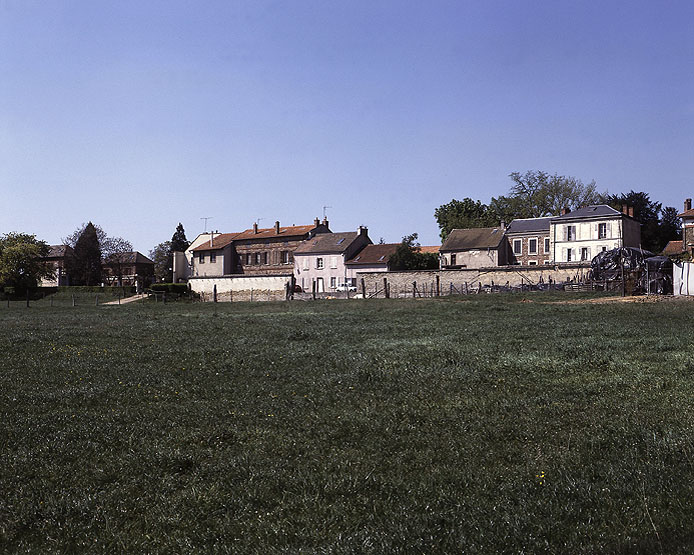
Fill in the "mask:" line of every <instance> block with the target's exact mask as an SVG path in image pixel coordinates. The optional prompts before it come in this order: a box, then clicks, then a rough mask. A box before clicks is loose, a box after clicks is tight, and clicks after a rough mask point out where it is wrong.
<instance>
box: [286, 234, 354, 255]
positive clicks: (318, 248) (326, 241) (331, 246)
mask: <svg viewBox="0 0 694 555" xmlns="http://www.w3.org/2000/svg"><path fill="white" fill-rule="evenodd" d="M358 236H359V233H357V232H356V231H347V232H343V233H320V234H319V235H316V236H315V237H313V238H311V239H308V240H307V241H304V242H303V243H301V245H299V246H298V247H297V249H296V250H295V251H294V254H332V253H335V254H340V253H343V252H344V251H345V250H346V249H347V247H349V246H350V245H351V244H352V241H354V240H355V239H356V238H357V237H358Z"/></svg>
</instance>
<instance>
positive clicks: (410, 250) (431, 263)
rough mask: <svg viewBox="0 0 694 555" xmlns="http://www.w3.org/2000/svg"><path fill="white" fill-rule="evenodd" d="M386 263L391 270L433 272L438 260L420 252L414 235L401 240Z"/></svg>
mask: <svg viewBox="0 0 694 555" xmlns="http://www.w3.org/2000/svg"><path fill="white" fill-rule="evenodd" d="M388 263H389V266H390V268H391V270H433V269H435V268H438V267H439V259H438V257H437V256H436V255H435V254H433V253H430V252H421V247H420V245H419V243H418V242H417V234H416V233H413V234H412V235H406V236H405V237H403V238H402V242H401V243H400V245H399V246H398V248H397V249H396V250H395V252H394V253H393V254H392V255H391V257H390V259H389V261H388Z"/></svg>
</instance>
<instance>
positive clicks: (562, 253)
mask: <svg viewBox="0 0 694 555" xmlns="http://www.w3.org/2000/svg"><path fill="white" fill-rule="evenodd" d="M640 246H641V224H640V223H639V222H638V221H636V220H635V219H634V208H633V207H627V206H626V205H624V206H623V207H622V211H621V212H620V211H619V210H615V209H614V208H612V207H611V206H607V205H606V204H596V205H591V206H586V207H584V208H579V209H577V210H574V211H573V212H568V211H563V214H562V215H561V216H557V217H554V218H552V219H551V222H550V250H551V253H552V257H551V258H552V261H553V262H554V263H559V264H561V263H577V262H578V263H584V264H590V261H591V260H592V259H593V257H594V256H596V255H597V254H598V253H600V252H602V251H607V250H612V249H616V248H619V247H637V248H638V247H640Z"/></svg>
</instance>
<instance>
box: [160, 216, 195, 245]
mask: <svg viewBox="0 0 694 555" xmlns="http://www.w3.org/2000/svg"><path fill="white" fill-rule="evenodd" d="M162 244H163V243H162ZM189 246H190V241H188V239H186V232H185V230H184V229H183V224H182V223H180V222H179V223H178V226H176V231H175V233H174V234H173V236H172V237H171V252H172V253H173V252H185V251H186V250H187V249H188V247H189Z"/></svg>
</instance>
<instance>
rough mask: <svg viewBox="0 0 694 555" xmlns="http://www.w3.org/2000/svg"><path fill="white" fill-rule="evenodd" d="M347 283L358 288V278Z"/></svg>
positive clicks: (349, 279)
mask: <svg viewBox="0 0 694 555" xmlns="http://www.w3.org/2000/svg"><path fill="white" fill-rule="evenodd" d="M347 281H348V282H349V284H350V285H351V286H352V287H356V286H357V278H347Z"/></svg>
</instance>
